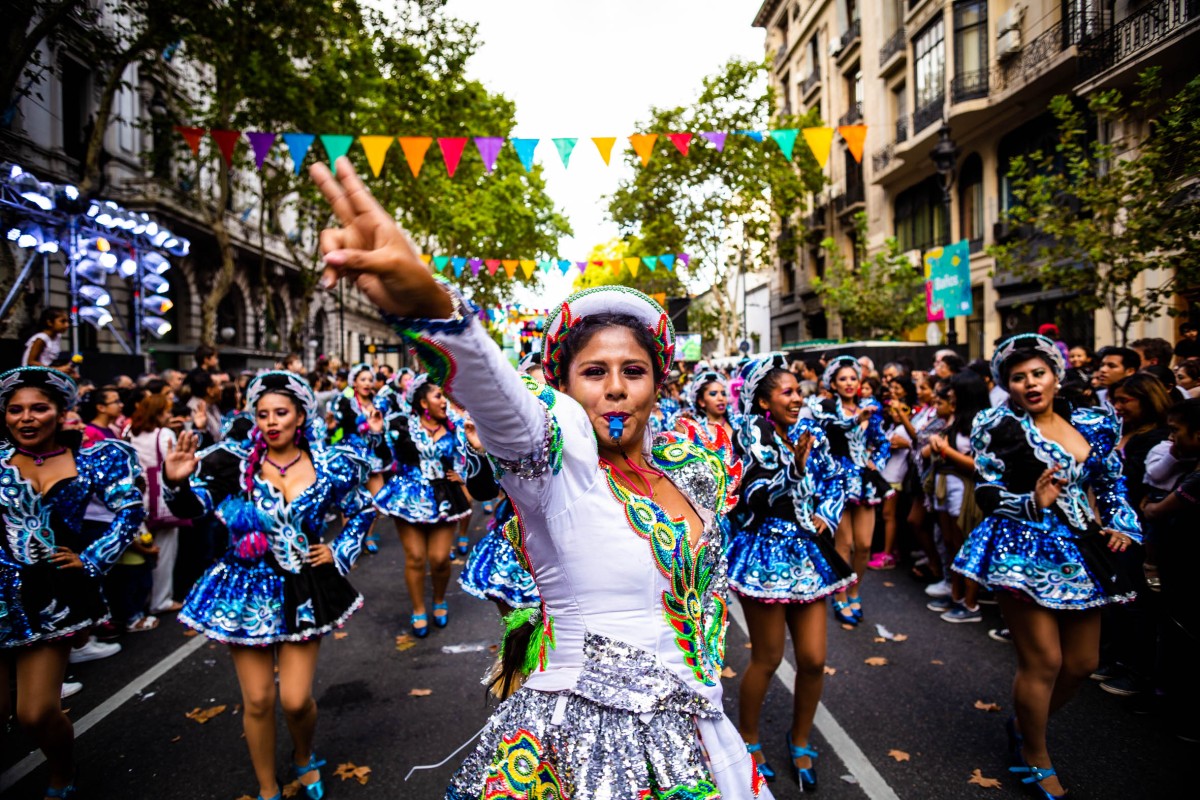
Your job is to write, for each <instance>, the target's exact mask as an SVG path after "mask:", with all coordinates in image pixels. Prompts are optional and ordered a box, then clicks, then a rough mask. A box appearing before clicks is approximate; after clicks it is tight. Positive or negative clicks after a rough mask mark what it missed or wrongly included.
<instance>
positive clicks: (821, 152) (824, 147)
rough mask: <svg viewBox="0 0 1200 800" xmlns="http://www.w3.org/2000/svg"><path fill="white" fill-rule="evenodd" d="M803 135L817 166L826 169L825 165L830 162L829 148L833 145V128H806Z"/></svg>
mask: <svg viewBox="0 0 1200 800" xmlns="http://www.w3.org/2000/svg"><path fill="white" fill-rule="evenodd" d="M802 133H803V134H804V141H806V142H808V149H809V150H812V154H813V157H814V158H816V159H817V164H819V165H820V166H821V169H825V163H826V162H827V161H829V148H830V147H831V146H832V145H833V128H805V129H804V130H803V131H802Z"/></svg>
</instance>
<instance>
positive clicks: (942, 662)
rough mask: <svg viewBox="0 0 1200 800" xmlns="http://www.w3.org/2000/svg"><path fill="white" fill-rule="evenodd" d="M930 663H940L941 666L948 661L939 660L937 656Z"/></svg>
mask: <svg viewBox="0 0 1200 800" xmlns="http://www.w3.org/2000/svg"><path fill="white" fill-rule="evenodd" d="M929 663H930V664H936V665H938V666H939V667H941V666H944V665H945V663H946V662H945V661H939V660H937V659H936V658H935V659H934V660H933V661H930V662H929Z"/></svg>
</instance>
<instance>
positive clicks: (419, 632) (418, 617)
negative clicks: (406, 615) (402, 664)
mask: <svg viewBox="0 0 1200 800" xmlns="http://www.w3.org/2000/svg"><path fill="white" fill-rule="evenodd" d="M418 622H424V623H425V627H423V628H418V627H417V623H418ZM412 635H413V636H415V637H417V638H418V639H424V638H425V637H426V636H428V635H429V615H428V614H413V615H412Z"/></svg>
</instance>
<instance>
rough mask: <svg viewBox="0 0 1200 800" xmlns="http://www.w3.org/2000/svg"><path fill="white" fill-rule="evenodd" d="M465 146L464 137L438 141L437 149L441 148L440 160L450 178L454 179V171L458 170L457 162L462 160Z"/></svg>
mask: <svg viewBox="0 0 1200 800" xmlns="http://www.w3.org/2000/svg"><path fill="white" fill-rule="evenodd" d="M466 146H467V139H466V137H465V136H462V137H453V138H450V139H438V147H440V148H442V160H443V161H445V162H446V172H447V174H449V175H450V177H451V178H453V177H454V171H455V170H456V169H458V162H459V160H461V159H462V154H463V148H464V147H466Z"/></svg>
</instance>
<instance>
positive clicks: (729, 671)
mask: <svg viewBox="0 0 1200 800" xmlns="http://www.w3.org/2000/svg"><path fill="white" fill-rule="evenodd" d="M721 677H722V678H736V677H737V673H736V672H734V671H733V668H732V667H726V668H725V669H723V670H721Z"/></svg>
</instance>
